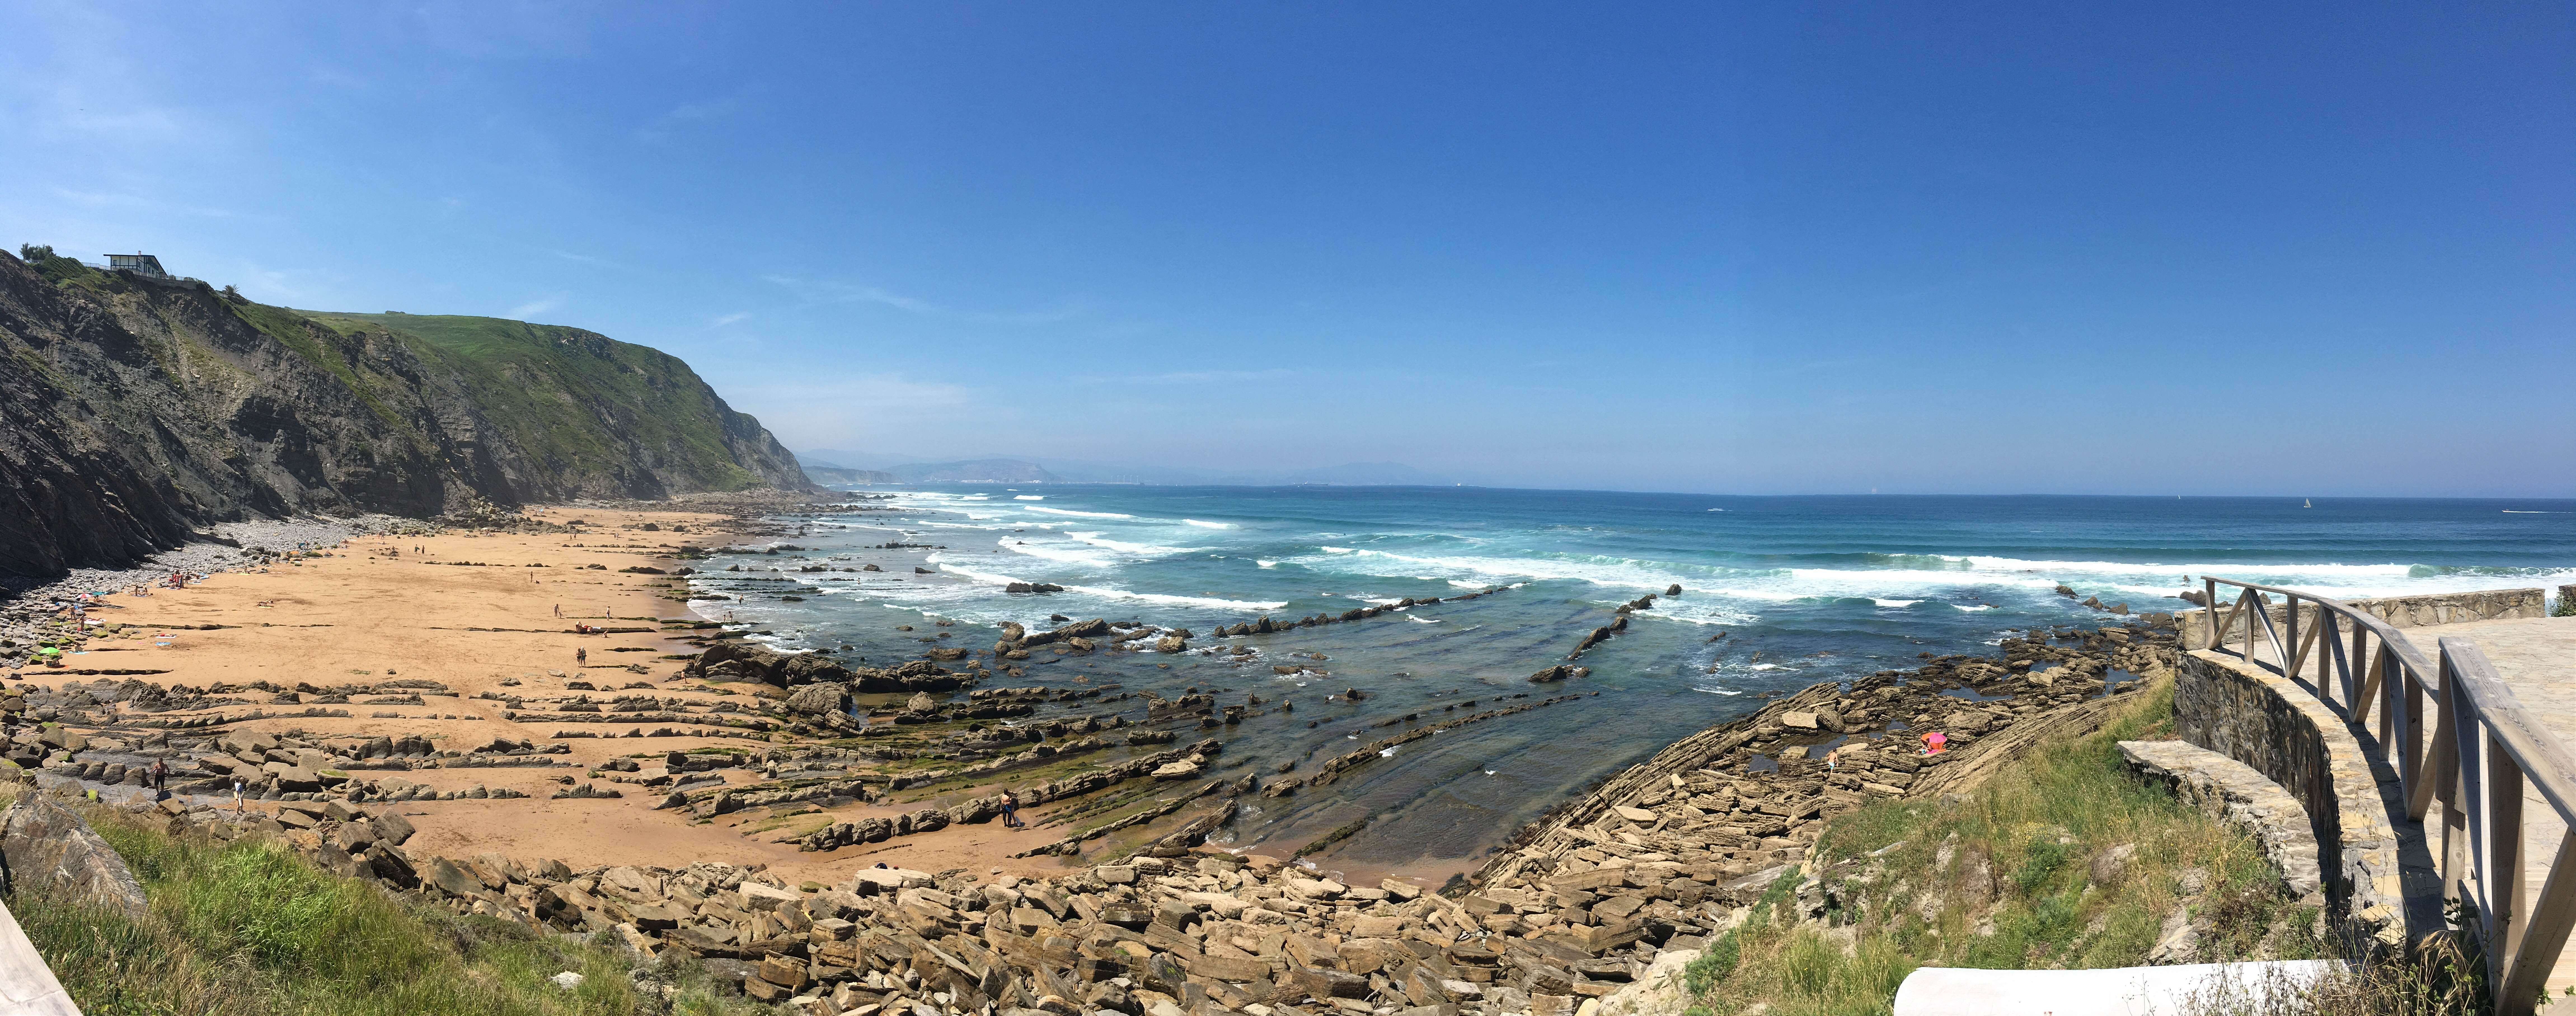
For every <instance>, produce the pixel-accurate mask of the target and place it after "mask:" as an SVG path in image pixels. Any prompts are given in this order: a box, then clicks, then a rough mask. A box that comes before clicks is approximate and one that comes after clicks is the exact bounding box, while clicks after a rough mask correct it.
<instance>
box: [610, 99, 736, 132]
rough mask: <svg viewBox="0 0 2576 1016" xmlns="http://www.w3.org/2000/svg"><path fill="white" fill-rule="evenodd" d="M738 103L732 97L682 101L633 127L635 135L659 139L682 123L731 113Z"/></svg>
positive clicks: (703, 120) (715, 117)
mask: <svg viewBox="0 0 2576 1016" xmlns="http://www.w3.org/2000/svg"><path fill="white" fill-rule="evenodd" d="M738 105H740V104H739V103H737V102H735V101H734V100H732V99H711V100H708V101H705V102H684V103H681V104H679V105H677V106H673V107H671V109H670V111H669V112H666V113H663V114H662V115H660V116H657V117H654V118H653V119H650V120H647V121H644V123H643V124H642V125H641V126H638V127H637V128H635V137H636V138H637V139H639V140H643V141H660V140H662V139H664V138H667V137H669V136H670V135H671V131H672V130H673V129H674V128H677V127H679V126H681V125H683V124H691V123H701V122H705V121H709V120H716V119H720V118H722V117H724V116H725V115H726V114H729V113H732V112H733V111H734V109H735V107H736V106H738Z"/></svg>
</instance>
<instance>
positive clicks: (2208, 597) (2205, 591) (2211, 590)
mask: <svg viewBox="0 0 2576 1016" xmlns="http://www.w3.org/2000/svg"><path fill="white" fill-rule="evenodd" d="M2200 584H2201V590H2202V591H2201V594H2200V605H2201V606H2202V607H2203V608H2205V609H2203V610H2202V611H2201V613H2203V614H2205V615H2207V616H2206V617H2204V618H2203V620H2206V621H2208V622H2209V648H2211V649H2224V648H2226V643H2224V642H2222V641H2221V640H2220V639H2219V637H2218V580H2217V579H2214V578H2210V577H2209V576H2207V575H2203V576H2201V577H2200Z"/></svg>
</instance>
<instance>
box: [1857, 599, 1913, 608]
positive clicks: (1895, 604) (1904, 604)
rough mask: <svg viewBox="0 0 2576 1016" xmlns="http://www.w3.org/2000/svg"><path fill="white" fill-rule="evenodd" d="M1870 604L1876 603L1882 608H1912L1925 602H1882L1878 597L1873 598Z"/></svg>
mask: <svg viewBox="0 0 2576 1016" xmlns="http://www.w3.org/2000/svg"><path fill="white" fill-rule="evenodd" d="M1869 602H1871V603H1875V604H1878V605H1879V606H1882V607H1911V606H1913V605H1915V604H1917V603H1921V602H1923V601H1921V600H1881V599H1878V598H1876V597H1872V598H1871V599H1870V601H1869Z"/></svg>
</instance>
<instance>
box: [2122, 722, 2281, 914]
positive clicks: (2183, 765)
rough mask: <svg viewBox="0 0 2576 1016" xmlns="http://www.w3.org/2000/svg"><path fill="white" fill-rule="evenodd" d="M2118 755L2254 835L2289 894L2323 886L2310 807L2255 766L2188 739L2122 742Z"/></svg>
mask: <svg viewBox="0 0 2576 1016" xmlns="http://www.w3.org/2000/svg"><path fill="white" fill-rule="evenodd" d="M2120 757H2121V758H2124V759H2127V760H2128V762H2129V768H2131V769H2133V770H2136V771H2137V773H2138V775H2139V776H2141V777H2144V778H2146V779H2149V780H2153V781H2155V782H2158V783H2162V784H2165V785H2166V786H2170V787H2172V788H2173V790H2174V795H2175V796H2177V797H2180V798H2182V799H2183V800H2184V801H2186V802H2189V803H2190V804H2191V805H2193V806H2194V807H2197V808H2199V809H2200V813H2201V814H2203V815H2207V816H2209V817H2210V818H2211V819H2213V820H2216V821H2219V822H2224V823H2226V824H2228V825H2231V826H2235V827H2237V828H2239V829H2242V830H2244V831H2245V832H2246V833H2247V834H2248V835H2251V836H2253V837H2254V839H2255V840H2256V841H2257V842H2259V843H2261V844H2262V847H2263V856H2264V857H2265V858H2267V859H2269V860H2270V861H2271V862H2272V864H2273V866H2274V867H2277V868H2279V869H2281V884H2282V886H2283V888H2286V889H2287V890H2289V893H2290V895H2291V896H2293V897H2298V898H2302V899H2304V898H2306V897H2307V896H2308V895H2309V894H2310V893H2318V892H2321V891H2322V890H2323V887H2324V885H2325V882H2324V878H2323V874H2322V872H2321V870H2320V869H2319V866H2318V863H2317V858H2318V856H2319V851H2318V850H2317V834H2316V831H2315V829H2316V827H2315V826H2313V825H2311V824H2310V823H2309V821H2308V809H2306V808H2304V807H2301V806H2300V805H2299V800H2298V798H2295V797H2291V796H2290V792H2289V791H2286V790H2283V789H2281V785H2280V784H2278V783H2274V782H2272V781H2271V779H2270V778H2268V777H2266V776H2264V775H2263V774H2262V773H2259V772H2256V771H2255V770H2254V767H2253V766H2249V765H2246V764H2245V763H2243V762H2239V761H2236V760H2235V759H2232V758H2229V757H2227V756H2225V755H2221V754H2219V753H2217V752H2214V751H2211V750H2209V749H2207V748H2203V747H2200V746H2199V745H2196V744H2193V743H2191V742H2189V741H2122V742H2120Z"/></svg>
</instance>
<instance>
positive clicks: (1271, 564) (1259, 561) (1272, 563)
mask: <svg viewBox="0 0 2576 1016" xmlns="http://www.w3.org/2000/svg"><path fill="white" fill-rule="evenodd" d="M1252 563H1254V564H1257V565H1260V566H1262V567H1264V568H1276V567H1279V562H1277V561H1264V560H1262V559H1260V558H1257V557H1256V558H1253V559H1252Z"/></svg>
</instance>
